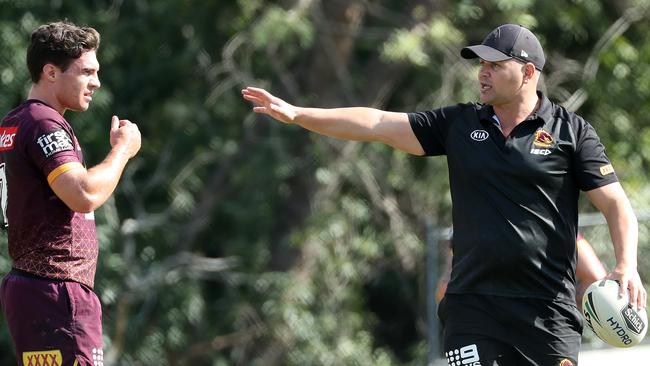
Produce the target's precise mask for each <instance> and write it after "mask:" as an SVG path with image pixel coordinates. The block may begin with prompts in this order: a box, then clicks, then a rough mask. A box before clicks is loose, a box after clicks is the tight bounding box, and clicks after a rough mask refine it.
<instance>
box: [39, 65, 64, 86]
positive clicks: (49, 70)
mask: <svg viewBox="0 0 650 366" xmlns="http://www.w3.org/2000/svg"><path fill="white" fill-rule="evenodd" d="M59 71H60V70H59V68H58V67H56V66H54V65H52V64H45V65H43V77H42V79H45V80H47V81H50V82H53V81H55V80H56V78H57V76H58V74H59Z"/></svg>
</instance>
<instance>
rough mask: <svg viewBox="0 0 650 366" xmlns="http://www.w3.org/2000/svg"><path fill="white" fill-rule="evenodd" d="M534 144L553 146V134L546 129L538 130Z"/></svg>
mask: <svg viewBox="0 0 650 366" xmlns="http://www.w3.org/2000/svg"><path fill="white" fill-rule="evenodd" d="M533 145H535V146H539V147H551V146H552V145H553V136H551V134H550V133H548V132H546V131H544V130H537V132H535V141H533Z"/></svg>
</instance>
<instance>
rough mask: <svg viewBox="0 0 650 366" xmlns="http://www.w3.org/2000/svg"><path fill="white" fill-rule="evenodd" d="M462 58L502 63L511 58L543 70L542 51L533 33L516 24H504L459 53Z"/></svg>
mask: <svg viewBox="0 0 650 366" xmlns="http://www.w3.org/2000/svg"><path fill="white" fill-rule="evenodd" d="M460 55H461V56H462V57H463V58H467V59H470V58H477V57H479V58H481V59H483V60H485V61H490V62H495V61H504V60H509V59H511V58H515V59H517V60H520V61H523V62H531V63H532V64H533V65H535V68H536V69H538V70H539V71H542V69H543V68H544V62H545V59H544V50H542V45H541V44H539V40H538V39H537V37H535V35H534V34H533V32H531V31H530V30H528V29H526V28H524V27H522V26H521V25H516V24H504V25H502V26H499V27H498V28H497V29H495V30H493V31H492V32H490V34H488V35H487V37H485V39H484V40H483V43H481V44H480V45H476V46H468V47H465V48H463V49H462V50H461V51H460Z"/></svg>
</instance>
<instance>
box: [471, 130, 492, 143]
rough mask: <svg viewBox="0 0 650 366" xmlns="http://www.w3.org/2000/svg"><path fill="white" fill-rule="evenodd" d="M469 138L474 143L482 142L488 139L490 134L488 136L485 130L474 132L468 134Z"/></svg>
mask: <svg viewBox="0 0 650 366" xmlns="http://www.w3.org/2000/svg"><path fill="white" fill-rule="evenodd" d="M469 137H471V138H472V140H474V141H483V140H487V138H488V137H490V134H488V133H487V131H485V130H474V131H472V133H470V134H469Z"/></svg>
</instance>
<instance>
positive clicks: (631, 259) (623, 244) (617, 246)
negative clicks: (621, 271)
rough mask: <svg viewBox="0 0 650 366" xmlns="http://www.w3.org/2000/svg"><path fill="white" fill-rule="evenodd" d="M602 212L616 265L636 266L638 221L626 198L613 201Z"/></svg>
mask: <svg viewBox="0 0 650 366" xmlns="http://www.w3.org/2000/svg"><path fill="white" fill-rule="evenodd" d="M606 211H607V212H603V214H604V215H605V218H606V219H607V224H608V226H609V232H610V235H611V237H612V243H613V245H614V254H615V255H616V266H617V267H620V266H622V267H627V268H636V267H637V243H638V235H639V234H638V223H637V220H636V216H635V214H634V211H633V210H632V207H631V206H630V204H629V202H628V201H627V200H625V201H623V202H617V203H613V204H612V205H611V207H609V208H608V210H606Z"/></svg>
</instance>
